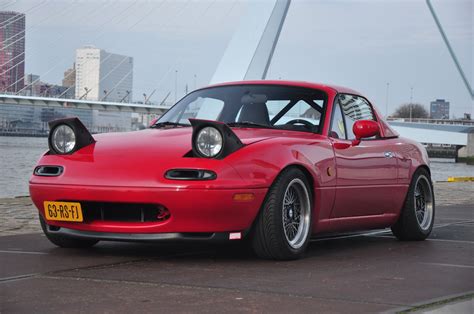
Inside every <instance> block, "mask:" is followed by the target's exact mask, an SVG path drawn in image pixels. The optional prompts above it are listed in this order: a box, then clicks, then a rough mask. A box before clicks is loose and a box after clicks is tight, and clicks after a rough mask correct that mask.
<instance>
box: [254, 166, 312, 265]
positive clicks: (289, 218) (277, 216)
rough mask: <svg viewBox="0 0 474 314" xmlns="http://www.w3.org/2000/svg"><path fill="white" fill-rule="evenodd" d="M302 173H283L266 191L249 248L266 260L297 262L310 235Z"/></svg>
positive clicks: (293, 170) (307, 197)
mask: <svg viewBox="0 0 474 314" xmlns="http://www.w3.org/2000/svg"><path fill="white" fill-rule="evenodd" d="M309 186H310V185H309V184H308V181H307V179H306V176H305V175H304V174H303V172H302V171H301V170H299V169H297V168H289V169H287V170H284V171H283V172H282V173H281V174H280V175H279V176H278V178H277V179H276V181H275V182H274V184H273V185H272V187H271V188H270V190H269V192H268V195H267V197H266V200H265V203H264V204H263V207H262V209H261V211H260V213H259V215H258V217H257V220H256V223H255V226H254V234H253V238H252V246H253V249H254V251H255V253H256V254H257V255H258V256H260V257H262V258H268V259H278V260H290V259H297V258H299V257H300V256H301V255H302V254H303V253H304V251H305V249H306V246H307V245H308V242H309V238H310V234H311V220H312V215H311V212H312V200H311V199H312V197H311V195H312V193H311V190H310V188H309Z"/></svg>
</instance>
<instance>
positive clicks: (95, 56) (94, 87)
mask: <svg viewBox="0 0 474 314" xmlns="http://www.w3.org/2000/svg"><path fill="white" fill-rule="evenodd" d="M75 83H76V98H77V99H79V98H81V97H82V98H83V99H88V100H99V101H100V100H103V101H122V100H124V101H127V102H131V101H132V88H133V58H132V57H127V56H122V55H118V54H113V53H108V52H107V51H105V50H103V49H99V48H95V47H92V46H87V47H84V48H79V49H77V50H76V82H75Z"/></svg>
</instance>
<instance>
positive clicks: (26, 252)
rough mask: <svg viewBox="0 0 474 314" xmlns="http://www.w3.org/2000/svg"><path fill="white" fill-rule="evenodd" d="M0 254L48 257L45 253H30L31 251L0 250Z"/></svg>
mask: <svg viewBox="0 0 474 314" xmlns="http://www.w3.org/2000/svg"><path fill="white" fill-rule="evenodd" d="M0 253H7V254H34V255H48V254H49V253H46V252H32V251H12V250H0Z"/></svg>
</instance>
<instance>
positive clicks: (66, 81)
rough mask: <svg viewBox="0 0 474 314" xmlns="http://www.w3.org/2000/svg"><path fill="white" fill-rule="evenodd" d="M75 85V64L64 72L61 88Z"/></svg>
mask: <svg viewBox="0 0 474 314" xmlns="http://www.w3.org/2000/svg"><path fill="white" fill-rule="evenodd" d="M75 85H76V64H73V66H72V68H70V69H67V70H66V71H64V77H63V86H66V87H73V86H75Z"/></svg>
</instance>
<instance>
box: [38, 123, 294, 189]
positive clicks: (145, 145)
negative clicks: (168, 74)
mask: <svg viewBox="0 0 474 314" xmlns="http://www.w3.org/2000/svg"><path fill="white" fill-rule="evenodd" d="M234 132H235V133H236V135H237V136H238V137H239V138H240V139H241V141H242V142H243V143H244V144H245V145H250V144H252V143H255V142H258V141H263V140H265V139H269V138H272V137H277V136H282V134H283V133H285V132H283V133H282V131H281V130H270V129H255V128H253V129H251V128H245V129H243V128H242V129H241V128H236V129H234ZM94 138H95V139H96V142H95V143H94V144H91V145H88V146H86V147H84V148H82V149H80V150H78V151H77V152H75V153H73V154H71V155H49V154H46V155H44V156H43V157H42V158H41V160H40V161H39V164H40V165H61V166H64V173H63V175H61V176H60V177H57V178H55V179H54V180H55V182H56V183H58V184H71V185H72V184H74V185H77V184H79V185H81V184H84V185H100V186H130V187H132V186H136V187H147V186H148V187H160V186H161V187H165V186H167V184H169V182H167V181H166V180H165V178H164V174H165V172H166V171H167V170H170V169H177V168H197V169H212V170H214V171H216V172H218V173H219V174H220V178H219V180H216V182H215V184H220V185H221V186H225V185H231V186H235V185H236V184H237V183H238V182H240V181H241V178H240V177H239V176H238V175H237V173H235V170H233V168H232V167H229V165H228V164H227V163H226V161H225V159H223V160H217V159H212V158H211V159H207V158H185V155H186V154H187V153H189V152H190V151H191V149H192V145H191V138H192V128H190V127H184V128H172V129H146V130H142V131H135V132H125V133H107V134H96V135H94ZM51 180H52V179H50V178H45V177H37V176H33V177H32V181H31V182H33V183H35V182H36V183H43V182H48V183H49V182H50V181H51ZM223 180H224V181H223ZM225 180H227V181H228V182H226V181H225ZM217 181H219V182H217ZM181 184H182V185H184V184H189V185H192V184H193V183H192V182H189V183H187V182H182V183H181ZM209 184H211V183H209Z"/></svg>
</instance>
